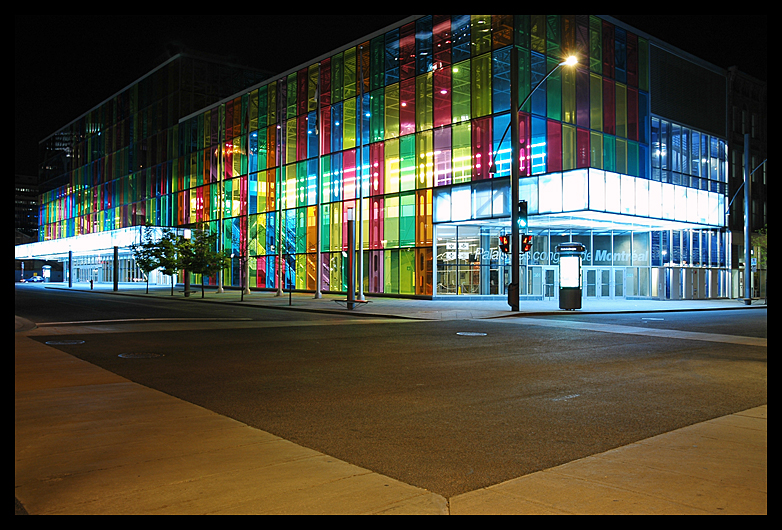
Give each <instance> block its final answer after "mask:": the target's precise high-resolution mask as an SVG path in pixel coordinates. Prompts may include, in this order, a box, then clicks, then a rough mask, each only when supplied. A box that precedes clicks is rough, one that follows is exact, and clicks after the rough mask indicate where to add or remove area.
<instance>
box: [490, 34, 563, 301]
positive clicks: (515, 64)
mask: <svg viewBox="0 0 782 530" xmlns="http://www.w3.org/2000/svg"><path fill="white" fill-rule="evenodd" d="M577 64H578V58H577V57H576V56H575V55H571V56H570V57H568V58H567V59H565V60H564V61H562V62H561V63H559V64H557V65H556V66H555V67H554V68H552V69H551V71H550V72H549V73H547V74H546V76H545V77H544V78H543V79H542V80H541V81H540V82H539V83H538V84H537V85H535V86H534V87H533V89H532V90H530V92H529V94H527V97H525V98H524V101H522V102H521V105H519V106H518V108H517V109H515V112H513V114H512V115H511V122H510V124H509V125H508V127H507V128H506V129H505V132H504V133H503V135H502V138H501V139H500V143H499V145H502V142H503V141H505V135H506V134H508V128H510V129H511V177H510V178H511V186H510V189H511V199H510V203H511V204H512V205H516V204H518V203H519V177H520V175H519V156H520V155H519V112H521V109H522V108H524V105H526V104H527V101H529V99H530V98H531V97H532V94H534V93H535V91H536V90H537V89H538V88H540V86H541V85H543V83H545V82H546V80H547V79H548V78H549V77H550V76H551V74H553V73H554V72H556V71H557V70H558V69H559V68H560V67H562V66H570V67H572V66H575V65H577ZM510 71H511V85H510V94H511V102H516V101H518V100H519V87H518V82H517V81H516V78H517V76H518V71H519V55H518V50H517V49H516V47H515V46H514V47H513V48H512V49H511V56H510ZM495 160H496V153H494V154H493V156H492V160H491V165H490V168H489V172H490V173H494V172H495V171H496V166H495V164H494V161H495ZM510 226H511V282H510V285H508V305H509V306H510V308H511V311H518V310H519V267H520V265H521V264H520V258H519V251H520V250H521V246H520V241H519V240H520V237H519V233H520V231H519V211H518V209H517V208H515V207H514V208H512V209H511V222H510Z"/></svg>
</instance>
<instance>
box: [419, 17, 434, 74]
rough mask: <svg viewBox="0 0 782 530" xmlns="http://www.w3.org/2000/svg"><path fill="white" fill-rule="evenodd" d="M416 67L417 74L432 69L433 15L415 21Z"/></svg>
mask: <svg viewBox="0 0 782 530" xmlns="http://www.w3.org/2000/svg"><path fill="white" fill-rule="evenodd" d="M415 67H416V73H417V74H425V73H427V72H428V71H430V70H431V69H432V15H427V16H425V17H423V18H419V19H418V20H417V21H416V23H415Z"/></svg>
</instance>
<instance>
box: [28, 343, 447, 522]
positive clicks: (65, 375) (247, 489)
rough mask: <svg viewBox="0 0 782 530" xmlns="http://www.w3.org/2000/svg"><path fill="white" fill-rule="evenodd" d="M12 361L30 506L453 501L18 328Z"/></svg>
mask: <svg viewBox="0 0 782 530" xmlns="http://www.w3.org/2000/svg"><path fill="white" fill-rule="evenodd" d="M15 361H16V363H15V364H16V365H17V367H20V368H21V369H19V370H17V372H16V374H15V386H16V388H15V422H14V423H15V425H14V427H15V428H14V438H15V450H14V453H15V465H14V476H15V488H14V491H15V496H16V498H17V499H19V501H21V503H22V504H23V505H24V507H25V508H26V510H27V511H28V513H31V514H153V513H160V514H163V513H165V514H208V513H212V514H217V513H244V514H253V513H259V514H260V513H263V514H270V513H277V514H304V513H307V514H318V513H319V514H327V513H330V514H336V513H350V514H375V513H377V514H379V513H415V514H424V513H431V514H442V513H446V511H447V505H446V501H445V499H443V498H442V497H440V496H438V495H435V494H432V493H430V492H428V491H425V490H422V489H420V488H416V487H413V486H409V485H407V484H404V483H401V482H399V481H396V480H393V479H390V478H388V477H385V476H382V475H379V474H377V473H373V472H371V471H368V470H366V469H362V468H359V467H357V466H354V465H352V464H349V463H347V462H343V461H340V460H337V459H335V458H332V457H330V456H328V455H324V454H322V453H318V452H316V451H313V450H310V449H307V448H304V447H301V446H298V445H296V444H294V443H291V442H288V441H286V440H283V439H281V438H278V437H276V436H273V435H271V434H268V433H265V432H263V431H259V430H257V429H253V428H251V427H248V426H246V425H244V424H242V423H240V422H237V421H235V420H232V419H230V418H226V417H223V416H220V415H218V414H215V413H213V412H210V411H208V410H205V409H203V408H201V407H198V406H196V405H192V404H190V403H187V402H184V401H181V400H179V399H177V398H174V397H171V396H168V395H166V394H163V393H161V392H158V391H155V390H152V389H149V388H146V387H143V386H141V385H137V384H134V383H132V382H130V381H127V380H124V379H123V378H121V377H118V376H116V375H114V374H111V373H108V372H106V371H105V370H102V369H100V368H98V367H96V366H93V365H90V364H89V363H85V362H83V361H78V360H74V359H73V358H72V357H71V356H69V355H67V354H65V353H62V352H59V351H58V350H55V349H54V348H52V347H48V346H46V345H43V344H40V343H38V342H35V341H33V340H32V339H29V338H27V337H24V336H19V335H18V334H17V336H16V354H15ZM41 376H43V377H41Z"/></svg>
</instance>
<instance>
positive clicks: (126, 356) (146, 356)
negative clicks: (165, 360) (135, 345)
mask: <svg viewBox="0 0 782 530" xmlns="http://www.w3.org/2000/svg"><path fill="white" fill-rule="evenodd" d="M118 357H122V358H123V359H155V358H157V357H163V354H162V353H120V354H119V355H118Z"/></svg>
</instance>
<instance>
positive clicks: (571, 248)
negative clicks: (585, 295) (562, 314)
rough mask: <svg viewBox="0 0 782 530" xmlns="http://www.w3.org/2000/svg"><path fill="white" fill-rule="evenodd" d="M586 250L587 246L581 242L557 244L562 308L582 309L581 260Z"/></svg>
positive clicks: (560, 304)
mask: <svg viewBox="0 0 782 530" xmlns="http://www.w3.org/2000/svg"><path fill="white" fill-rule="evenodd" d="M585 251H586V247H585V246H584V245H582V244H581V243H576V242H571V243H562V244H560V245H557V253H558V254H559V308H560V309H567V310H572V309H581V292H582V290H581V261H582V259H583V257H584V252H585Z"/></svg>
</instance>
